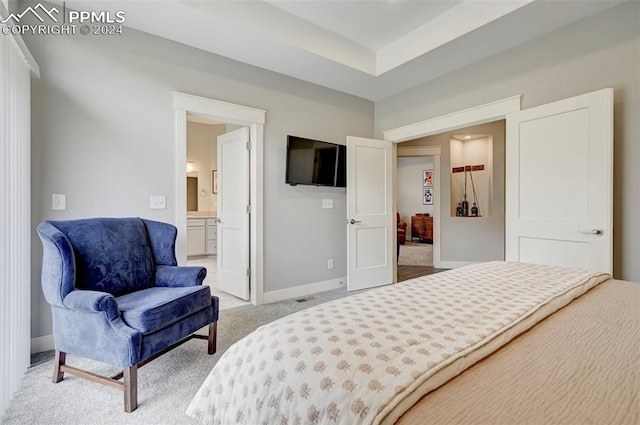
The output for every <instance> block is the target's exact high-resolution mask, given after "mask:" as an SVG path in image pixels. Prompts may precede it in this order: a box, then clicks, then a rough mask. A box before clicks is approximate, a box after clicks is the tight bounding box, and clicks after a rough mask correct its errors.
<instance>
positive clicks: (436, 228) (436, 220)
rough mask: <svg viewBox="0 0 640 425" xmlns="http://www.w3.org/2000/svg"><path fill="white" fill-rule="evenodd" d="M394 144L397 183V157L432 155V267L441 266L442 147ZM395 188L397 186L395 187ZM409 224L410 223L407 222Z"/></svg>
mask: <svg viewBox="0 0 640 425" xmlns="http://www.w3.org/2000/svg"><path fill="white" fill-rule="evenodd" d="M395 146H396V156H395V162H394V172H393V175H394V180H395V181H396V184H397V178H398V172H397V168H398V158H406V157H414V156H432V157H433V194H434V198H435V199H436V205H435V206H436V208H434V209H433V267H435V268H437V269H438V268H441V267H442V261H441V258H440V241H441V238H440V200H441V199H442V197H441V196H440V155H441V153H442V148H441V147H440V146H398V145H397V144H396V145H395ZM396 189H397V187H396ZM393 209H394V211H398V191H397V190H396V191H395V193H394V197H393ZM409 225H411V223H409ZM394 273H395V279H396V280H395V282H397V279H398V261H397V259H396V261H395V266H394Z"/></svg>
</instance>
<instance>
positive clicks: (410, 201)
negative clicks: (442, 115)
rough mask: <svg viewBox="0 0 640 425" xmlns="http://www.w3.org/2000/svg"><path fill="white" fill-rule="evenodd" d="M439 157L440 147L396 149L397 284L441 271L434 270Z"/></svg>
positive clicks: (436, 237)
mask: <svg viewBox="0 0 640 425" xmlns="http://www.w3.org/2000/svg"><path fill="white" fill-rule="evenodd" d="M440 154H441V148H440V147H426V146H425V147H410V146H403V145H402V144H399V145H398V147H397V149H396V173H395V174H396V211H397V215H398V216H399V223H398V254H397V268H396V281H397V282H402V281H405V280H408V279H413V278H416V277H420V276H426V275H429V274H432V273H437V272H439V271H441V270H442V269H438V268H436V267H434V251H435V245H436V244H438V251H439V245H440V243H439V241H438V238H439V237H440V235H437V234H436V232H435V231H434V228H435V226H434V221H435V220H436V217H435V215H436V212H437V211H439V207H438V205H439V203H440ZM436 191H437V192H438V193H437V195H436Z"/></svg>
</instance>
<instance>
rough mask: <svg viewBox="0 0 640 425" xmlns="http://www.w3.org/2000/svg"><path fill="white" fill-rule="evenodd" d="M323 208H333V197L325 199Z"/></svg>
mask: <svg viewBox="0 0 640 425" xmlns="http://www.w3.org/2000/svg"><path fill="white" fill-rule="evenodd" d="M322 208H333V199H323V200H322Z"/></svg>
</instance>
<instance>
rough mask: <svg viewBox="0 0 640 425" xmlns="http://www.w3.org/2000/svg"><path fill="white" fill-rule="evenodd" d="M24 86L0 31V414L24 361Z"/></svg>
mask: <svg viewBox="0 0 640 425" xmlns="http://www.w3.org/2000/svg"><path fill="white" fill-rule="evenodd" d="M0 25H1V24H0ZM30 87H31V75H30V66H29V63H28V61H27V59H26V57H25V55H24V54H23V51H22V49H21V48H20V47H19V45H18V44H17V41H16V40H15V39H14V38H13V37H12V36H8V35H4V34H0V382H1V383H2V384H0V416H1V415H2V414H3V413H4V412H5V410H6V409H7V407H8V405H9V401H10V400H11V397H12V396H13V394H14V392H15V390H16V389H17V387H18V384H19V383H20V379H21V378H22V376H23V374H24V372H25V371H26V370H27V367H28V366H29V361H30V340H31V338H30V337H31V312H30V311H31V264H30V263H31V135H30V126H31V124H30V121H31V120H30V115H31V106H30V97H31V94H30Z"/></svg>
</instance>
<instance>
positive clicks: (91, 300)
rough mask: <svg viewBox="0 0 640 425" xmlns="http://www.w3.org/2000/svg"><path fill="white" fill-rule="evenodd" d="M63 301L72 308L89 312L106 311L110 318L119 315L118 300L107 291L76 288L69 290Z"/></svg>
mask: <svg viewBox="0 0 640 425" xmlns="http://www.w3.org/2000/svg"><path fill="white" fill-rule="evenodd" d="M62 303H63V304H64V306H65V307H67V308H68V309H70V310H76V311H85V312H89V313H99V312H105V313H106V314H107V318H108V319H109V320H114V319H116V318H117V317H119V314H118V302H117V301H116V299H115V298H114V297H113V295H111V294H109V293H107V292H100V291H89V290H83V289H76V290H74V291H71V292H69V294H68V295H67V296H66V297H64V300H63V301H62Z"/></svg>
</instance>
